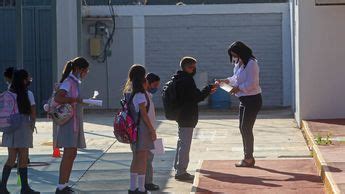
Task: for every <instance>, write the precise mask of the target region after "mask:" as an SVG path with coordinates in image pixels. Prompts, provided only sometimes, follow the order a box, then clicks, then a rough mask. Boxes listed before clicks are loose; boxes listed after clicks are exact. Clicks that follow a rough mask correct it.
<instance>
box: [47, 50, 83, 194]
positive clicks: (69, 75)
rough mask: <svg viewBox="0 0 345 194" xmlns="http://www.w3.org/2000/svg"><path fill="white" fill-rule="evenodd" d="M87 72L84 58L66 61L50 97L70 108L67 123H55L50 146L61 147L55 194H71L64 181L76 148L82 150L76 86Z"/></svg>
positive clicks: (80, 102) (77, 86) (78, 99)
mask: <svg viewBox="0 0 345 194" xmlns="http://www.w3.org/2000/svg"><path fill="white" fill-rule="evenodd" d="M88 72H89V63H88V61H87V60H86V59H84V58H82V57H77V58H75V59H73V60H71V61H68V62H67V64H66V65H65V68H64V71H63V74H62V78H61V80H60V85H59V89H58V90H57V92H56V94H55V97H54V101H55V102H56V103H57V104H60V105H64V104H65V105H68V107H71V109H72V114H71V116H70V117H68V120H66V121H64V122H63V123H60V124H58V128H57V134H56V137H54V142H53V143H54V147H57V148H64V151H63V157H62V161H61V165H60V176H59V184H58V186H57V188H56V192H55V193H57V194H69V193H73V190H72V188H70V187H69V186H68V181H69V178H70V175H71V171H72V167H73V163H74V160H75V158H76V156H77V149H78V148H86V143H85V136H84V129H83V118H82V103H83V102H82V98H81V94H80V87H81V86H80V84H81V83H82V80H83V79H84V78H85V77H86V76H87V74H88ZM62 111H63V110H62Z"/></svg>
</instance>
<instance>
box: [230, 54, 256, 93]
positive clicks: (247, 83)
mask: <svg viewBox="0 0 345 194" xmlns="http://www.w3.org/2000/svg"><path fill="white" fill-rule="evenodd" d="M259 76H260V68H259V65H258V63H257V61H256V60H254V59H250V60H249V62H248V64H247V66H246V67H245V68H244V65H242V66H241V67H240V65H239V64H236V65H235V67H234V75H233V76H232V77H229V78H228V80H229V84H230V85H231V86H232V87H239V89H240V91H239V92H238V93H237V94H235V96H237V97H241V96H253V95H257V94H260V93H261V92H262V90H261V87H260V78H259Z"/></svg>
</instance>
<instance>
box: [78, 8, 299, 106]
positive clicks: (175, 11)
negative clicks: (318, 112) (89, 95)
mask: <svg viewBox="0 0 345 194" xmlns="http://www.w3.org/2000/svg"><path fill="white" fill-rule="evenodd" d="M114 9H115V12H116V14H117V16H119V17H127V16H129V17H132V21H133V62H134V63H140V64H144V65H145V63H146V62H148V61H147V56H148V54H149V53H148V52H147V50H145V49H146V48H145V43H146V41H147V40H145V37H146V35H147V32H145V26H146V24H145V18H147V17H150V16H162V17H164V16H192V15H194V16H203V15H228V14H249V15H250V14H271V13H272V14H282V30H281V31H282V40H281V41H282V48H281V49H282V55H283V56H282V65H283V66H282V67H283V68H282V78H281V79H282V80H283V81H282V87H283V88H282V90H283V99H282V105H283V106H291V104H292V99H293V95H292V94H293V92H292V90H293V87H292V83H293V81H292V69H293V68H292V56H291V55H292V50H291V26H290V5H289V4H288V3H258V4H226V5H188V6H174V5H162V6H160V5H157V6H114ZM108 10H109V8H108V6H84V7H83V11H82V13H83V17H96V18H97V17H99V18H102V17H109V16H110V15H109V11H108ZM260 22H261V21H260ZM252 38H255V37H252ZM267 44H270V43H269V42H267ZM279 49H280V48H279ZM225 57H226V56H225ZM277 65H279V64H277Z"/></svg>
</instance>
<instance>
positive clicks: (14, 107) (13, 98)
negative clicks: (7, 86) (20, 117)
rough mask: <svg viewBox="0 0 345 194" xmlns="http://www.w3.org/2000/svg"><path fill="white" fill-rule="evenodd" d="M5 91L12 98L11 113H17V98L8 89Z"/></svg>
mask: <svg viewBox="0 0 345 194" xmlns="http://www.w3.org/2000/svg"><path fill="white" fill-rule="evenodd" d="M6 93H7V94H8V95H9V96H11V98H12V100H13V109H12V113H13V114H14V113H17V112H18V113H19V107H18V103H17V100H16V97H15V96H14V95H13V93H12V92H10V91H6Z"/></svg>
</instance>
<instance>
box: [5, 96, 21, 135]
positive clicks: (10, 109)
mask: <svg viewBox="0 0 345 194" xmlns="http://www.w3.org/2000/svg"><path fill="white" fill-rule="evenodd" d="M20 123H21V122H20V114H19V110H18V104H17V100H16V97H15V95H14V94H13V93H11V92H10V91H5V92H3V93H1V94H0V131H1V132H4V133H12V132H14V131H16V130H17V129H18V128H19V127H20Z"/></svg>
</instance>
